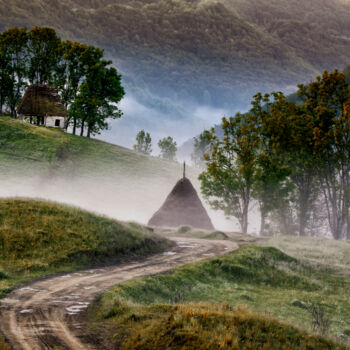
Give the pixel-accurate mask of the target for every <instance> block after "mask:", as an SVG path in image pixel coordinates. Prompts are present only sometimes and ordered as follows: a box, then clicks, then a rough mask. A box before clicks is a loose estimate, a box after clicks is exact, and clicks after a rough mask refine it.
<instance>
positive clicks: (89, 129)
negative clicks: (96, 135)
mask: <svg viewBox="0 0 350 350" xmlns="http://www.w3.org/2000/svg"><path fill="white" fill-rule="evenodd" d="M90 134H91V126H90V125H88V130H87V135H86V136H87V137H88V138H90Z"/></svg>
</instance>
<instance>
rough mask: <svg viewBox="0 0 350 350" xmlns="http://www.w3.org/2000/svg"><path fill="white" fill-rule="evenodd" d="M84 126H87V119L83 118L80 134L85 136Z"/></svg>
mask: <svg viewBox="0 0 350 350" xmlns="http://www.w3.org/2000/svg"><path fill="white" fill-rule="evenodd" d="M84 127H85V120H83V121H82V123H81V129H80V136H84Z"/></svg>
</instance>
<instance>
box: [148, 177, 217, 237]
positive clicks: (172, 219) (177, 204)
mask: <svg viewBox="0 0 350 350" xmlns="http://www.w3.org/2000/svg"><path fill="white" fill-rule="evenodd" d="M148 225H150V226H167V227H178V226H181V225H190V226H192V227H195V228H200V229H204V230H214V226H213V224H212V222H211V220H210V218H209V216H208V214H207V212H206V210H205V208H204V207H203V204H202V202H201V200H200V199H199V197H198V194H197V192H196V190H195V189H194V187H193V185H192V184H191V181H190V180H189V179H188V178H186V177H185V176H184V177H183V178H182V179H181V180H179V181H178V182H177V184H176V185H175V187H174V188H173V189H172V191H171V192H170V194H169V195H168V197H167V199H166V200H165V202H164V204H163V205H162V206H161V208H160V209H159V210H158V211H157V212H156V213H155V214H154V215H153V216H152V218H151V219H150V221H149V222H148Z"/></svg>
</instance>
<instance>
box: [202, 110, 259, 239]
mask: <svg viewBox="0 0 350 350" xmlns="http://www.w3.org/2000/svg"><path fill="white" fill-rule="evenodd" d="M222 130H223V137H222V139H221V138H220V139H219V138H218V137H217V136H216V135H215V129H214V128H213V129H212V130H211V132H206V134H205V137H206V138H207V140H208V142H209V154H206V155H205V158H206V160H207V170H206V171H205V172H203V173H202V174H201V175H200V177H199V179H200V180H201V189H202V193H203V195H204V196H205V198H207V199H208V201H209V203H210V204H211V206H212V207H213V208H215V209H221V210H223V211H224V213H225V215H226V216H233V217H235V218H236V219H238V221H239V224H240V226H241V230H242V232H243V233H247V229H248V210H249V204H250V200H251V197H252V191H253V184H254V181H255V177H256V172H257V166H256V165H257V164H256V163H257V147H258V141H259V139H258V138H257V134H256V133H254V132H252V130H251V128H250V123H249V120H248V119H247V117H246V116H245V115H241V114H237V115H236V117H235V118H233V117H231V118H229V119H227V118H223V119H222Z"/></svg>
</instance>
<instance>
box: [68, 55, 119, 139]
mask: <svg viewBox="0 0 350 350" xmlns="http://www.w3.org/2000/svg"><path fill="white" fill-rule="evenodd" d="M110 64H111V62H110V61H105V60H99V61H98V62H97V63H96V62H95V63H93V64H92V65H90V64H89V63H88V64H87V68H86V79H85V81H84V82H83V83H82V84H81V85H80V87H79V92H78V95H77V98H76V100H75V101H74V103H73V105H72V111H74V113H76V114H77V115H78V116H79V118H80V123H81V125H80V127H81V132H80V135H81V136H82V135H83V134H84V130H85V127H87V137H90V135H91V134H96V133H99V132H100V131H101V130H104V129H107V128H108V123H107V120H108V119H116V118H120V117H121V115H122V112H121V110H120V109H119V108H118V106H117V104H118V102H119V101H120V100H121V99H122V97H123V96H124V94H125V93H124V89H123V87H122V85H121V75H120V74H118V72H117V70H116V68H114V67H109V65H110Z"/></svg>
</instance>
